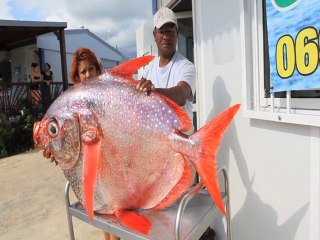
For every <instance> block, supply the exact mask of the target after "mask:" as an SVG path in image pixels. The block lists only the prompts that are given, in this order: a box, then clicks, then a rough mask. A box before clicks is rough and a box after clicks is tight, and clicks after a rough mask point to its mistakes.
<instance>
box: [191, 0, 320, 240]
mask: <svg viewBox="0 0 320 240" xmlns="http://www.w3.org/2000/svg"><path fill="white" fill-rule="evenodd" d="M242 4H243V2H242V0H230V1H220V0H202V1H193V5H194V9H193V15H194V21H195V51H196V52H195V60H196V67H197V74H198V78H197V81H198V84H197V89H198V95H197V101H198V122H199V123H200V125H203V124H205V123H206V122H207V121H208V120H209V119H211V118H212V117H214V116H215V115H216V114H217V113H218V112H220V111H222V110H224V109H225V108H227V107H228V106H230V105H233V104H235V103H241V102H242V100H243V84H242V80H243V79H242V76H243V73H244V71H249V72H250V71H251V72H252V67H251V65H250V62H252V61H253V60H252V59H251V58H250V54H248V53H250V45H251V44H250V42H246V43H245V44H243V43H241V38H242V36H243V35H245V40H246V41H249V39H250V34H251V33H250V32H241V31H242V30H241V28H240V22H241V21H240V20H241V17H243V16H245V17H246V22H245V24H247V25H250V24H252V22H251V16H252V15H253V14H254V12H252V11H250V10H249V9H246V8H244V10H242ZM244 47H246V49H245V51H242V50H243V48H244ZM242 52H244V53H245V55H244V54H242ZM244 62H245V64H243V63H244ZM247 77H251V76H250V75H247ZM319 142H320V141H319V129H318V128H315V127H309V126H303V125H294V124H286V123H277V122H270V121H264V120H254V119H249V118H246V117H244V116H243V114H242V111H240V112H239V113H238V114H237V116H236V118H235V121H234V122H233V124H232V125H231V127H230V128H229V130H228V132H227V134H226V135H225V137H224V139H223V143H222V145H221V148H220V150H219V153H218V156H217V159H218V161H219V165H224V166H226V167H227V169H228V172H229V177H230V188H231V213H232V229H233V237H234V239H237V240H256V239H259V240H267V239H279V240H280V239H296V240H300V239H319V235H318V230H316V229H318V228H319V223H320V222H319V218H318V216H319V194H318V193H319V191H318V190H316V188H317V187H318V186H319V165H318V164H319V163H318V162H319ZM315 167H316V169H314V168H315ZM314 190H316V191H314ZM314 194H316V195H314ZM317 194H318V195H317ZM223 222H224V218H220V219H217V220H216V221H215V229H216V231H217V234H218V239H226V237H225V234H224V224H223Z"/></svg>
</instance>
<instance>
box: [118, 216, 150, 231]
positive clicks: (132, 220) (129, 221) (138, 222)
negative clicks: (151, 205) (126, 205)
mask: <svg viewBox="0 0 320 240" xmlns="http://www.w3.org/2000/svg"><path fill="white" fill-rule="evenodd" d="M115 215H116V217H117V218H119V220H120V222H121V223H122V224H123V225H124V226H126V227H128V228H130V229H133V230H135V231H137V232H139V233H142V234H145V235H146V234H148V233H149V231H150V229H151V222H150V220H149V219H148V218H147V217H146V216H143V215H142V214H139V213H136V212H133V211H124V210H121V211H117V212H115Z"/></svg>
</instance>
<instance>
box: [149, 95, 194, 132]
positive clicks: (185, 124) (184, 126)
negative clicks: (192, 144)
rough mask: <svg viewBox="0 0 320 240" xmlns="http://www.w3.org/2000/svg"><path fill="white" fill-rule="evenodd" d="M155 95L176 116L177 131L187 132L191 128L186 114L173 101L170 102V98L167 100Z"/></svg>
mask: <svg viewBox="0 0 320 240" xmlns="http://www.w3.org/2000/svg"><path fill="white" fill-rule="evenodd" d="M155 94H158V95H159V96H160V97H161V98H162V99H163V100H164V101H165V102H166V103H167V104H168V105H169V106H170V107H171V108H172V109H173V111H174V112H175V113H176V114H177V116H178V118H179V120H180V129H179V131H182V132H186V131H188V130H189V129H190V128H191V126H192V123H191V121H190V119H189V116H188V114H187V113H186V112H185V111H184V110H183V109H182V108H181V107H180V106H179V105H178V104H176V103H175V102H174V101H172V100H171V99H170V98H168V97H166V96H164V95H161V94H159V93H155Z"/></svg>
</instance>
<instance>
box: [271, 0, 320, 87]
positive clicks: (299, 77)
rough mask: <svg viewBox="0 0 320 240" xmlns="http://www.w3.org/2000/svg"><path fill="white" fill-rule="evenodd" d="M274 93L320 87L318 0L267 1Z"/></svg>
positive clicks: (319, 19) (319, 13) (319, 15)
mask: <svg viewBox="0 0 320 240" xmlns="http://www.w3.org/2000/svg"><path fill="white" fill-rule="evenodd" d="M266 14H267V30H268V44H269V58H270V78H271V83H272V92H280V91H290V90H306V89H317V88H320V68H319V63H320V59H319V48H320V34H319V31H320V2H319V0H266Z"/></svg>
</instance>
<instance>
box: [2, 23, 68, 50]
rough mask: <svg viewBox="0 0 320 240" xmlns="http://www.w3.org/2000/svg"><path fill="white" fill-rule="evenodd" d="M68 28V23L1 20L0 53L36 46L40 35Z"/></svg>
mask: <svg viewBox="0 0 320 240" xmlns="http://www.w3.org/2000/svg"><path fill="white" fill-rule="evenodd" d="M66 27H67V23H66V22H40V21H18V20H0V51H3V50H6V51H9V50H11V49H14V48H18V47H22V46H26V45H30V44H34V43H36V41H37V36H38V35H42V34H45V33H49V32H56V31H59V30H63V29H65V28H66Z"/></svg>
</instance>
